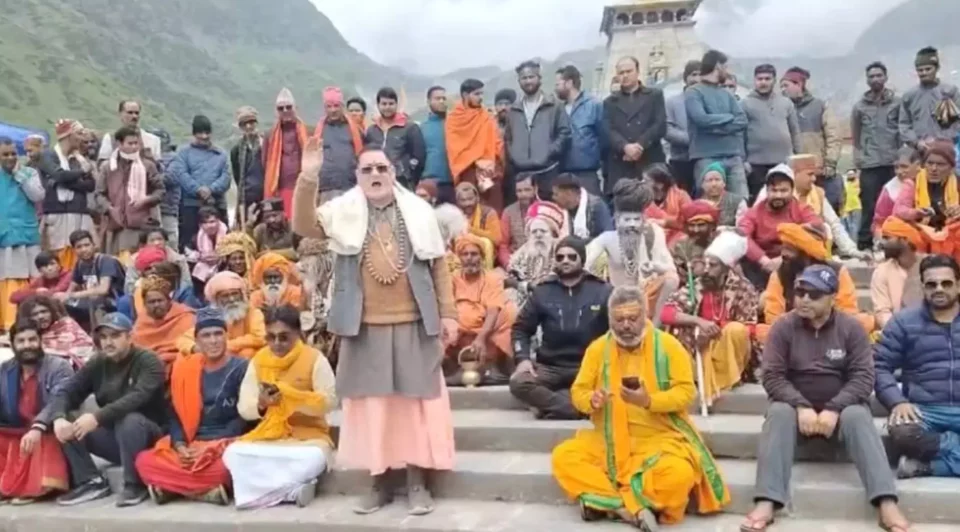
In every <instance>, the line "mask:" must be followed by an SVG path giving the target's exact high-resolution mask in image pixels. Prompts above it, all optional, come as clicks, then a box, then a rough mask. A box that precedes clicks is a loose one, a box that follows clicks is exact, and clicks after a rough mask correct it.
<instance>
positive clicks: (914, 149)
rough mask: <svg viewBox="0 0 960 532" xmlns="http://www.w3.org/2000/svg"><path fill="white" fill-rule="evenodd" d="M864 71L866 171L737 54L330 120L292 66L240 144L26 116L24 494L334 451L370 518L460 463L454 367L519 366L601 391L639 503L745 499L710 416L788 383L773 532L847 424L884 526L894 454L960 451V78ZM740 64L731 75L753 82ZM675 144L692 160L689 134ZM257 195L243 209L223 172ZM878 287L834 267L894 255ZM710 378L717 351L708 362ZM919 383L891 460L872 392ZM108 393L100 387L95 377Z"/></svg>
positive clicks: (889, 394)
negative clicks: (798, 462) (613, 81)
mask: <svg viewBox="0 0 960 532" xmlns="http://www.w3.org/2000/svg"><path fill="white" fill-rule="evenodd" d="M939 66H940V61H939V57H938V56H937V52H936V50H934V49H932V48H925V49H923V50H921V51H920V52H919V54H918V55H917V60H916V68H917V74H918V76H919V80H920V82H919V85H918V87H916V88H914V89H912V90H911V91H909V92H908V93H907V94H905V95H903V96H902V97H900V96H897V95H896V94H894V93H893V92H892V91H891V90H890V89H888V88H886V87H885V83H886V67H885V66H884V65H883V64H881V63H873V64H871V65H869V66H867V68H866V79H867V84H868V86H869V90H868V91H867V92H866V93H865V94H864V97H863V99H862V100H861V101H860V102H858V103H857V105H856V106H855V108H854V110H853V113H852V118H851V125H852V131H853V149H854V154H855V155H854V165H855V168H854V169H853V171H852V172H850V173H848V174H846V175H845V176H839V175H838V171H837V166H838V161H839V153H840V149H841V141H840V139H839V137H838V135H837V132H836V125H835V118H834V117H833V115H832V113H831V111H830V109H829V108H828V106H827V105H826V103H825V102H824V101H823V100H821V99H818V98H815V97H814V96H813V95H812V94H811V93H810V91H809V90H808V88H807V82H808V80H809V78H810V74H809V72H807V71H805V70H803V69H802V68H792V69H790V70H788V71H787V72H786V73H785V74H784V75H783V78H782V79H781V80H780V81H779V86H780V89H781V90H780V91H777V90H776V87H777V72H776V70H775V68H774V67H773V66H771V65H759V66H757V67H756V69H755V72H754V83H755V88H754V90H753V91H752V92H751V93H750V95H749V96H748V97H746V98H745V99H743V100H742V101H739V100H738V98H737V97H736V96H735V94H734V92H732V91H731V90H730V87H729V85H730V84H729V83H728V81H729V79H730V76H731V74H730V73H729V72H728V67H727V58H726V56H725V55H724V54H722V53H721V52H718V51H715V50H711V51H709V52H707V53H706V54H705V55H704V57H703V59H702V60H701V61H692V62H690V63H689V64H688V65H687V66H686V68H685V70H684V84H685V88H684V91H683V92H682V93H681V94H678V95H676V96H674V97H672V98H670V99H665V98H664V95H663V92H662V91H661V90H660V89H658V88H656V87H648V86H644V85H643V84H642V83H641V82H640V80H639V72H638V70H639V68H638V67H639V65H638V62H637V60H636V59H634V58H632V57H626V58H623V59H622V60H620V61H619V62H618V63H617V86H616V87H615V89H614V91H613V93H612V94H611V95H610V96H609V97H607V98H606V99H605V100H604V101H603V102H600V101H598V100H597V99H596V98H594V97H592V96H590V95H588V94H587V93H586V92H584V91H583V90H582V83H581V81H582V80H581V76H580V73H579V72H578V71H577V69H576V68H574V67H572V66H568V67H564V68H562V69H560V70H559V71H557V72H556V78H555V83H556V85H555V89H554V91H553V93H550V92H549V91H545V90H544V89H543V86H542V74H541V70H540V66H539V65H538V64H537V63H535V62H532V61H528V62H524V63H523V64H521V65H520V66H519V67H517V69H516V73H517V77H518V84H519V87H520V90H521V93H522V94H520V95H519V96H518V95H517V93H516V92H515V91H513V90H509V89H504V90H501V91H499V92H498V93H497V94H496V95H495V98H494V102H493V103H494V106H493V107H492V108H490V109H487V108H486V107H485V106H484V84H483V83H482V82H481V81H479V80H475V79H468V80H466V81H464V82H463V83H462V84H461V86H460V87H459V99H458V100H457V101H456V103H455V104H453V105H452V107H451V106H450V104H449V103H448V101H447V92H446V90H445V89H444V88H443V87H439V86H437V87H432V88H431V89H430V90H429V91H428V92H427V99H428V105H429V109H430V114H429V117H428V118H427V119H426V120H425V121H423V122H422V123H420V124H418V123H416V122H414V121H413V120H412V119H411V118H410V117H409V116H408V115H406V114H405V113H404V112H403V110H402V109H400V108H399V107H398V103H399V99H398V96H397V93H396V92H395V91H394V90H393V89H390V88H384V89H381V90H380V91H379V92H378V93H377V96H376V106H377V111H378V112H377V113H376V116H374V117H372V118H368V117H367V105H366V102H365V101H363V100H362V99H359V98H351V99H349V100H347V101H344V95H343V93H342V91H341V90H340V89H338V88H335V87H330V88H327V89H325V90H324V91H323V101H324V109H325V115H324V117H323V119H322V120H321V121H320V123H319V124H318V125H317V126H316V128H315V129H314V131H313V132H312V133H311V132H309V131H308V129H307V126H306V124H305V123H304V121H303V120H302V119H301V118H300V116H299V114H298V111H297V106H296V100H295V99H294V96H293V94H292V93H291V91H289V90H288V89H283V90H281V91H280V93H279V95H278V96H277V99H276V123H275V124H274V125H273V126H272V128H271V129H270V130H269V131H268V132H266V133H265V134H261V133H260V129H259V114H258V112H257V110H256V109H254V108H253V107H249V106H245V107H242V108H240V109H239V110H238V111H237V114H236V123H237V126H238V128H239V129H240V130H241V131H242V133H243V136H242V138H241V139H240V141H239V142H238V143H237V144H236V145H235V146H233V147H232V149H230V150H229V151H228V150H224V149H222V148H220V147H218V146H217V145H216V144H215V143H214V142H213V140H212V137H211V135H212V125H211V121H210V120H209V119H208V118H207V117H205V116H200V115H198V116H197V117H196V118H195V119H194V121H193V131H192V133H193V138H192V140H191V142H190V143H189V144H188V145H186V146H182V147H180V148H179V149H178V150H177V149H175V147H173V146H171V145H170V137H169V135H167V134H166V133H165V132H162V131H159V132H158V134H154V133H151V132H149V131H147V130H145V129H142V128H141V127H140V123H139V118H140V113H141V105H140V104H139V103H138V102H136V101H133V100H124V101H123V102H121V103H120V105H119V108H118V110H119V115H120V122H121V126H120V127H119V129H117V131H116V132H115V133H113V134H108V135H106V136H104V137H103V139H102V141H98V139H97V136H96V135H93V134H92V133H91V132H90V131H89V130H87V129H85V128H84V127H83V126H82V125H81V124H80V123H79V122H78V121H76V120H72V119H62V120H59V121H57V123H56V128H55V142H54V143H53V145H52V146H45V145H44V144H43V139H42V138H39V137H31V138H28V139H27V141H26V142H25V148H26V157H25V158H24V159H22V160H21V159H20V158H19V157H18V154H17V151H16V149H15V146H14V143H13V142H12V141H11V140H10V139H0V211H2V212H3V217H2V219H0V328H2V329H3V330H5V331H6V332H7V333H9V334H8V340H7V341H8V342H9V344H10V345H11V346H12V350H13V353H14V358H13V359H11V360H8V361H6V362H4V363H3V365H2V366H0V376H2V378H0V416H2V418H3V423H2V425H3V427H0V439H2V441H3V443H4V444H3V445H2V446H0V457H2V460H0V497H3V498H4V499H6V500H10V501H11V502H12V503H13V504H27V503H30V502H33V501H35V500H38V499H43V498H47V497H52V496H57V501H58V502H59V503H60V504H63V505H73V504H80V503H83V502H88V501H91V500H95V499H99V498H102V497H106V496H108V495H109V494H110V493H111V488H110V486H109V484H108V483H107V481H106V479H105V477H104V475H103V473H102V472H101V471H100V470H99V469H98V468H97V467H96V466H95V464H94V462H93V461H92V458H91V456H93V455H95V456H98V457H100V458H103V459H105V460H107V461H109V462H111V463H113V464H116V465H119V466H121V467H122V470H123V489H122V492H121V493H119V494H118V499H117V504H118V505H119V506H130V505H136V504H139V503H141V502H143V501H145V500H146V499H147V498H150V499H152V500H153V501H154V502H155V503H157V504H164V503H166V502H169V501H171V500H173V499H176V498H187V499H194V500H202V501H208V502H212V503H216V504H228V503H229V502H230V501H231V500H233V501H235V503H236V506H237V507H238V508H257V507H265V506H271V505H276V504H280V503H283V502H295V503H296V504H298V505H301V506H303V505H306V504H308V503H309V502H310V500H311V499H312V498H313V497H314V496H315V494H316V487H317V483H318V480H319V479H320V478H321V476H322V474H323V472H324V471H325V470H326V469H327V468H328V467H329V466H330V464H331V460H332V454H333V449H334V442H333V440H332V439H331V436H330V429H329V424H328V421H327V414H328V413H329V412H330V411H331V410H333V409H335V408H338V407H339V408H340V409H341V410H342V421H341V425H340V432H339V441H338V445H337V449H338V450H337V461H338V463H339V464H340V465H341V466H342V467H348V468H355V469H362V470H364V471H368V472H369V474H370V476H371V485H370V490H369V492H368V493H367V494H366V495H364V496H363V497H362V498H361V499H360V500H359V501H358V503H357V505H356V508H355V510H356V511H357V512H358V513H363V514H366V513H372V512H375V511H377V510H378V509H380V508H382V507H383V506H384V505H387V504H389V503H391V502H392V500H393V499H394V497H395V494H396V493H397V489H396V488H397V487H398V485H404V486H405V488H406V489H405V493H406V496H407V499H408V505H409V512H410V513H411V514H412V515H421V514H425V513H429V512H430V511H432V510H433V508H434V506H435V503H434V501H433V498H432V494H431V493H430V490H429V485H428V483H427V481H428V477H429V475H430V473H432V472H434V471H445V470H450V469H452V467H453V460H454V455H455V450H454V449H455V446H454V435H453V423H452V417H453V415H452V412H451V409H450V399H449V392H448V388H449V387H451V386H470V387H472V386H477V385H479V386H484V385H494V384H500V385H508V386H509V389H510V391H511V393H512V394H513V395H514V396H515V397H516V398H517V399H519V400H520V401H522V402H523V403H524V404H525V405H527V406H529V408H530V410H531V411H532V412H533V413H534V416H535V417H536V418H537V419H582V418H589V419H590V421H591V423H592V429H588V430H584V431H580V432H579V433H578V434H577V436H576V437H575V438H573V439H571V440H569V441H567V442H564V443H562V444H561V445H559V446H558V447H557V448H556V449H555V450H554V451H553V469H554V475H555V477H556V479H557V482H558V483H559V485H560V486H561V487H562V488H563V490H564V491H565V492H566V493H567V494H569V496H570V497H571V499H574V500H576V501H578V502H579V504H580V507H581V511H582V517H583V518H584V519H585V520H598V519H606V518H617V519H622V520H624V521H627V522H630V523H633V524H635V525H637V526H638V527H639V528H641V529H644V530H653V529H655V527H656V524H657V523H658V522H659V523H677V522H679V521H681V520H682V519H683V516H684V513H685V511H686V509H687V507H688V503H689V502H690V499H691V498H693V499H695V501H696V503H697V508H698V510H699V511H701V512H704V513H710V512H714V511H719V510H720V509H722V508H723V507H724V506H725V505H726V504H728V503H729V501H730V493H729V490H728V489H727V487H726V485H725V483H724V480H723V474H722V471H720V469H719V468H718V467H717V465H716V463H715V462H714V460H713V457H712V455H711V453H710V450H709V449H708V448H707V446H706V445H705V443H704V441H703V440H702V438H701V437H700V435H699V433H698V432H697V429H696V428H695V426H694V424H693V422H692V420H691V418H690V417H689V416H688V415H687V411H688V410H689V408H690V406H691V405H692V404H693V402H694V401H695V400H696V396H697V395H698V387H699V393H700V394H701V397H700V400H701V401H702V402H704V403H705V404H706V405H707V406H710V405H712V404H713V402H714V401H715V400H716V399H717V398H719V397H720V396H722V395H723V394H724V393H726V392H728V391H729V390H731V389H733V388H734V387H736V386H738V385H740V384H742V383H744V382H761V383H762V384H763V386H764V388H765V389H766V391H767V394H768V395H769V397H770V399H771V404H770V407H769V410H768V413H767V421H766V422H765V424H764V428H763V433H762V436H761V443H760V450H759V452H758V456H759V457H760V458H759V469H758V478H757V495H756V503H757V506H756V509H755V510H754V511H753V512H751V513H750V515H749V516H747V520H746V522H745V523H744V525H743V526H744V528H743V529H744V530H749V531H755V530H765V529H766V527H767V526H768V525H769V524H770V523H772V522H773V519H774V514H775V511H776V510H777V509H779V508H781V507H783V506H784V505H786V504H787V503H788V502H789V492H790V490H789V481H790V476H789V471H790V464H791V463H792V461H793V449H794V448H795V447H796V444H797V442H798V434H799V435H800V437H801V438H800V439H810V438H825V439H828V440H831V441H837V440H839V441H842V442H843V445H845V446H846V447H847V451H848V453H849V454H850V456H851V458H852V459H853V461H854V462H855V464H856V465H857V468H858V471H859V472H860V475H861V478H862V479H863V482H864V484H865V486H866V490H867V494H868V498H869V500H870V501H871V503H873V504H874V505H875V506H876V507H877V508H878V511H879V514H880V521H881V524H882V525H883V526H884V527H885V528H886V529H888V530H893V531H896V532H905V531H906V530H909V525H908V524H907V522H906V519H905V518H904V516H903V514H902V513H901V512H900V510H899V508H898V506H897V495H896V484H895V477H894V474H893V473H892V472H891V471H890V469H889V468H888V467H887V465H886V464H887V461H888V459H891V460H894V461H896V462H897V463H898V468H897V474H898V475H899V476H900V477H913V476H921V475H935V476H960V437H958V436H957V434H958V433H960V429H958V425H960V410H958V406H957V404H958V403H957V401H958V400H960V399H957V398H956V397H954V393H953V389H954V386H953V384H954V383H955V382H960V377H956V376H955V375H954V372H953V371H952V360H953V359H954V358H956V356H957V355H958V354H960V353H958V352H957V350H958V349H960V317H958V314H960V285H958V282H960V267H958V265H957V259H958V255H960V191H958V186H957V177H956V175H957V173H956V166H957V150H956V148H955V144H954V142H955V139H956V138H957V137H958V136H957V133H958V131H960V108H958V104H960V95H958V89H957V87H955V86H952V85H948V84H945V83H942V82H941V81H940V80H939V78H938V77H937V72H938V70H939ZM734 88H735V87H734ZM668 154H669V157H668ZM231 186H235V187H236V189H237V191H238V202H237V205H236V208H235V209H233V211H234V215H233V216H232V217H229V218H232V219H228V208H227V207H228V205H227V200H226V194H227V191H228V190H229V189H230V187H231ZM876 250H878V251H882V253H883V257H884V259H883V261H882V262H879V263H878V264H876V267H875V269H874V271H873V278H872V281H871V285H870V298H871V300H872V307H871V308H861V306H860V302H859V301H858V298H857V292H856V286H855V283H854V280H853V276H852V275H851V272H850V270H849V268H848V267H847V265H845V263H844V262H842V261H840V260H838V258H857V259H862V260H865V261H868V262H870V261H873V260H874V251H876ZM695 367H696V368H697V371H694V368H695ZM874 392H875V393H876V396H877V398H878V399H879V400H880V402H881V403H882V404H883V405H884V406H885V407H886V408H887V409H889V410H890V411H891V412H892V413H891V417H890V422H889V423H890V434H891V437H892V438H893V440H894V442H895V444H896V445H895V447H896V450H897V456H892V457H888V456H887V454H886V452H885V451H884V448H883V446H882V444H881V440H880V437H879V435H878V434H877V432H876V430H875V428H874V425H873V423H872V418H871V414H870V411H869V409H868V407H867V405H868V404H869V400H870V396H871V395H872V394H873V393H874ZM91 395H92V396H93V399H94V401H95V406H94V405H91V404H90V402H89V401H88V398H89V397H90V396H91Z"/></svg>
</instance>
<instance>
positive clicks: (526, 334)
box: [511, 274, 613, 368]
mask: <svg viewBox="0 0 960 532" xmlns="http://www.w3.org/2000/svg"><path fill="white" fill-rule="evenodd" d="M612 290H613V287H611V286H610V285H609V284H607V283H605V282H603V281H601V280H600V279H598V278H596V277H594V276H592V275H589V274H587V275H586V276H584V278H583V279H582V280H581V281H580V283H579V284H577V285H576V286H573V287H567V286H565V285H563V284H562V283H561V282H560V279H558V278H557V276H556V275H551V276H549V277H547V278H546V279H545V280H544V281H543V282H541V283H540V284H539V285H537V286H536V287H534V289H533V293H532V294H531V295H530V298H529V299H527V302H526V304H525V305H524V306H523V309H521V310H520V315H519V316H518V317H517V321H516V322H514V324H513V331H512V334H511V336H512V340H513V348H514V357H515V358H516V361H517V362H520V361H523V360H530V358H531V353H530V342H531V339H532V338H533V337H534V336H535V335H536V334H537V327H541V328H542V330H543V335H542V336H543V342H542V343H541V344H540V349H539V351H537V364H545V365H548V366H561V367H566V368H578V367H580V362H581V361H582V360H583V353H584V351H586V349H587V346H588V345H590V342H592V341H594V340H596V339H597V338H599V337H600V336H601V335H603V334H604V333H606V332H607V330H608V329H609V328H610V326H609V324H608V321H607V299H608V298H609V297H610V292H611V291H612Z"/></svg>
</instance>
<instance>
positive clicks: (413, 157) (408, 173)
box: [363, 116, 427, 189]
mask: <svg viewBox="0 0 960 532" xmlns="http://www.w3.org/2000/svg"><path fill="white" fill-rule="evenodd" d="M363 141H364V144H372V145H375V146H379V147H381V148H382V149H383V151H384V153H386V154H387V158H389V159H390V162H392V163H393V165H394V166H395V167H396V168H397V180H398V181H399V182H400V183H401V184H404V185H406V186H407V187H409V188H411V189H412V188H413V187H414V186H415V185H416V184H417V183H418V182H419V181H420V176H421V175H422V174H423V162H424V161H425V160H426V159H427V144H426V143H425V142H424V141H423V133H422V132H421V131H420V126H418V125H417V124H416V123H415V122H414V121H413V120H411V119H410V118H409V117H406V116H404V117H403V119H401V118H400V116H398V117H397V119H396V120H395V121H394V123H393V125H391V126H390V128H389V129H388V130H387V131H386V132H384V131H383V129H382V128H381V127H380V126H379V125H377V124H376V123H374V124H370V127H368V128H367V133H366V135H364V139H363Z"/></svg>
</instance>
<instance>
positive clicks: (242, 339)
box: [227, 307, 267, 359]
mask: <svg viewBox="0 0 960 532" xmlns="http://www.w3.org/2000/svg"><path fill="white" fill-rule="evenodd" d="M266 345H267V325H266V323H264V319H263V311H261V310H260V309H258V308H255V307H250V310H249V311H248V312H247V317H246V318H245V319H242V320H240V321H237V322H234V323H229V324H227V350H228V351H229V352H231V353H235V354H237V355H238V356H240V357H243V358H246V359H250V358H253V355H255V354H257V351H259V350H260V349H262V348H263V347H265V346H266Z"/></svg>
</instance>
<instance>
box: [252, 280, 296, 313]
mask: <svg viewBox="0 0 960 532" xmlns="http://www.w3.org/2000/svg"><path fill="white" fill-rule="evenodd" d="M282 305H291V306H293V307H295V308H296V309H297V310H304V305H303V289H302V288H300V287H299V286H294V285H287V288H286V289H284V291H283V294H282V295H281V296H280V302H279V303H277V306H282ZM250 306H251V307H254V308H259V309H262V308H263V307H265V306H267V304H266V298H265V296H264V295H263V288H260V289H259V290H257V291H256V292H254V293H253V294H251V295H250Z"/></svg>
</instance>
